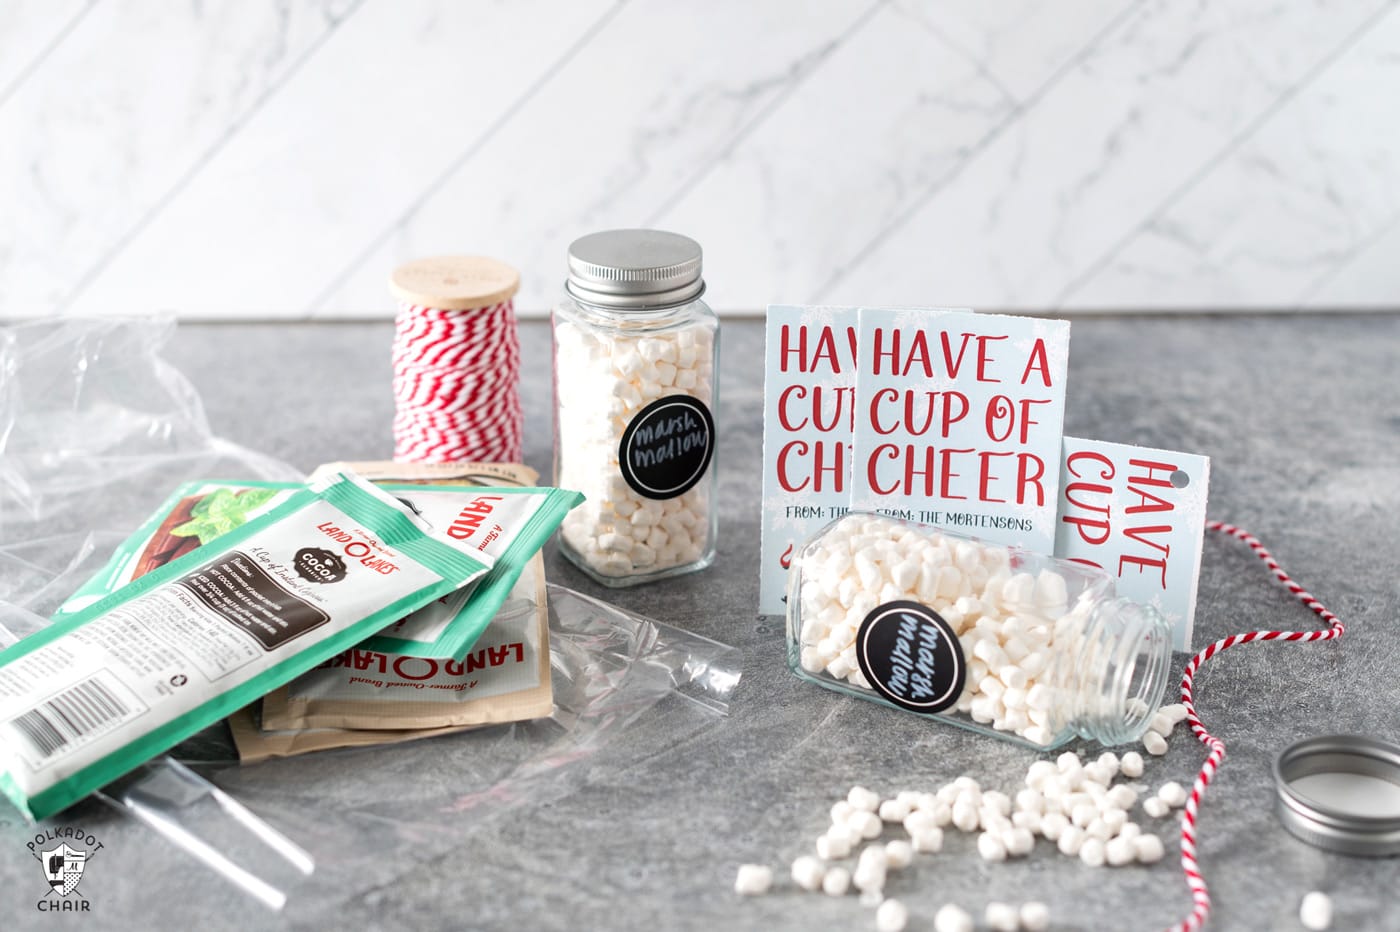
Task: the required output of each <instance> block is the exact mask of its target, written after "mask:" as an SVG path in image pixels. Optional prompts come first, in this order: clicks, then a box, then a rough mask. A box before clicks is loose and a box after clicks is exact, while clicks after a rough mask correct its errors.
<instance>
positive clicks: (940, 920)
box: [933, 903, 973, 932]
mask: <svg viewBox="0 0 1400 932" xmlns="http://www.w3.org/2000/svg"><path fill="white" fill-rule="evenodd" d="M933 929H934V932H972V929H973V923H972V916H971V915H970V914H969V913H968V912H967V910H965V909H963V908H962V907H961V906H958V905H957V904H955V903H945V904H944V905H943V906H941V907H940V908H939V910H938V912H937V913H935V914H934V916H933Z"/></svg>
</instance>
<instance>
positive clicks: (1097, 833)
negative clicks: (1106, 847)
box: [1084, 819, 1113, 842]
mask: <svg viewBox="0 0 1400 932" xmlns="http://www.w3.org/2000/svg"><path fill="white" fill-rule="evenodd" d="M1084 834H1085V835H1086V836H1088V837H1089V838H1093V839H1095V840H1097V841H1105V842H1106V841H1108V840H1109V839H1110V838H1112V837H1113V829H1111V828H1109V825H1108V823H1107V822H1105V821H1104V820H1103V819H1094V820H1093V821H1092V822H1090V823H1089V824H1088V825H1086V826H1084Z"/></svg>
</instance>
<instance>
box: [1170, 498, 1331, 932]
mask: <svg viewBox="0 0 1400 932" xmlns="http://www.w3.org/2000/svg"><path fill="white" fill-rule="evenodd" d="M1206 527H1207V528H1208V529H1210V530H1212V531H1219V532H1220V533H1222V534H1228V535H1230V536H1231V537H1234V538H1237V539H1239V540H1242V541H1244V542H1245V543H1246V544H1248V545H1249V547H1250V549H1252V550H1253V551H1254V554H1255V556H1257V557H1259V559H1261V560H1263V561H1264V565H1265V566H1267V567H1268V568H1269V572H1271V573H1272V574H1273V576H1274V578H1275V579H1277V580H1278V581H1279V582H1281V583H1283V585H1284V588H1286V589H1287V590H1288V591H1289V592H1291V593H1293V595H1294V597H1296V598H1297V599H1298V601H1299V602H1302V603H1303V604H1304V605H1306V606H1307V607H1308V608H1309V609H1311V610H1312V611H1313V613H1314V614H1316V615H1317V616H1318V617H1319V618H1321V619H1322V620H1323V621H1324V622H1326V623H1327V628H1326V629H1322V630H1316V631H1250V632H1248V633H1246V634H1232V635H1230V636H1229V637H1227V638H1225V639H1224V640H1220V641H1216V642H1215V643H1214V644H1211V645H1210V646H1209V647H1207V648H1205V649H1204V650H1202V651H1201V652H1200V653H1198V654H1196V656H1194V657H1192V658H1191V662H1190V663H1188V664H1187V665H1186V670H1185V671H1184V672H1183V673H1182V676H1181V702H1182V704H1183V705H1185V706H1186V721H1187V723H1188V724H1189V725H1190V726H1191V730H1192V731H1193V732H1195V734H1196V737H1197V738H1198V739H1200V742H1201V743H1202V744H1204V745H1205V746H1206V747H1208V748H1210V753H1209V754H1208V755H1207V756H1206V760H1205V763H1204V764H1202V765H1201V771H1200V773H1198V774H1197V775H1196V782H1195V783H1194V784H1193V785H1192V787H1191V797H1190V798H1189V799H1187V801H1186V811H1185V812H1183V813H1182V815H1181V869H1182V871H1183V872H1184V873H1185V874H1186V885H1187V886H1188V887H1190V888H1191V899H1192V901H1193V902H1194V905H1193V907H1192V909H1191V915H1189V916H1187V917H1186V918H1185V919H1183V920H1182V921H1181V922H1179V923H1177V924H1176V925H1174V926H1172V927H1171V929H1172V932H1195V930H1196V929H1199V928H1201V927H1202V926H1203V925H1205V922H1206V919H1207V918H1209V916H1210V891H1209V890H1208V889H1207V887H1206V879H1205V878H1204V877H1202V876H1201V869H1200V865H1199V864H1198V863H1197V861H1196V815H1197V813H1198V812H1199V811H1200V806H1201V797H1203V796H1204V795H1205V792H1206V787H1208V786H1210V781H1211V780H1212V779H1214V777H1215V772H1216V770H1218V769H1219V768H1220V763H1221V761H1223V760H1224V759H1225V742H1224V741H1221V740H1220V739H1219V738H1217V737H1215V736H1214V735H1212V734H1211V733H1210V732H1208V731H1206V727H1205V726H1204V725H1202V724H1201V720H1200V718H1199V717H1198V716H1197V715H1196V706H1195V703H1194V702H1193V700H1192V695H1193V688H1194V679H1195V676H1196V671H1197V670H1199V669H1200V667H1201V664H1203V663H1205V662H1206V661H1207V660H1209V659H1210V658H1212V657H1214V656H1215V655H1216V654H1218V653H1220V652H1221V651H1223V650H1226V649H1228V648H1231V647H1234V646H1235V645H1236V644H1248V643H1249V642H1250V641H1330V640H1333V639H1335V638H1339V637H1341V636H1342V634H1343V632H1345V631H1346V627H1345V626H1344V625H1343V624H1342V623H1341V621H1339V620H1338V619H1337V616H1336V615H1334V614H1332V612H1330V611H1329V610H1328V609H1327V606H1325V605H1323V604H1322V603H1321V602H1319V601H1318V600H1317V599H1316V598H1315V597H1314V596H1313V595H1312V593H1310V592H1308V591H1307V590H1306V589H1304V588H1303V587H1302V586H1300V585H1298V583H1296V582H1294V581H1293V579H1292V577H1290V576H1289V575H1288V574H1287V573H1285V572H1284V571H1283V567H1281V566H1279V565H1278V561H1277V560H1275V559H1274V556H1273V554H1271V553H1269V551H1268V550H1266V549H1265V548H1264V545H1263V544H1261V543H1260V542H1259V539H1258V538H1257V537H1255V536H1254V535H1253V534H1251V533H1249V532H1248V531H1246V530H1244V529H1243V528H1239V527H1236V526H1234V525H1233V524H1225V523H1223V522H1221V521H1207V522H1206Z"/></svg>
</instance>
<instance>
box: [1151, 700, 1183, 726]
mask: <svg viewBox="0 0 1400 932" xmlns="http://www.w3.org/2000/svg"><path fill="white" fill-rule="evenodd" d="M1157 711H1159V712H1161V713H1162V714H1163V715H1165V716H1166V717H1167V718H1169V719H1171V722H1172V724H1173V725H1175V724H1177V723H1178V722H1184V721H1186V706H1184V705H1182V704H1181V703H1180V702H1176V703H1173V704H1171V705H1164V706H1162V708H1160V709H1158V710H1157Z"/></svg>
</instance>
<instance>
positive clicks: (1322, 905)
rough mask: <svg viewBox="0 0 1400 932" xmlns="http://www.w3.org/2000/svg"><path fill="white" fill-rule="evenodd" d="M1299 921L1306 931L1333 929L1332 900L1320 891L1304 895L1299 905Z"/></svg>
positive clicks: (1319, 931) (1318, 931)
mask: <svg viewBox="0 0 1400 932" xmlns="http://www.w3.org/2000/svg"><path fill="white" fill-rule="evenodd" d="M1298 921H1299V922H1301V923H1302V924H1303V928H1305V929H1313V930H1316V932H1321V930H1322V929H1330V928H1331V927H1332V898H1331V897H1330V896H1328V895H1327V894H1325V893H1323V892H1322V891H1320V890H1314V891H1312V892H1311V893H1308V894H1306V895H1304V897H1303V901H1302V902H1301V903H1299V904H1298Z"/></svg>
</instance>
